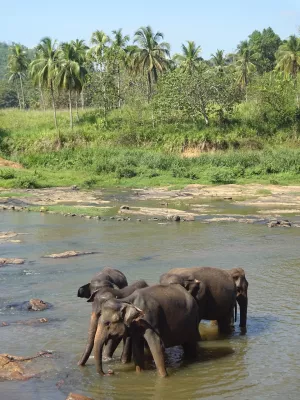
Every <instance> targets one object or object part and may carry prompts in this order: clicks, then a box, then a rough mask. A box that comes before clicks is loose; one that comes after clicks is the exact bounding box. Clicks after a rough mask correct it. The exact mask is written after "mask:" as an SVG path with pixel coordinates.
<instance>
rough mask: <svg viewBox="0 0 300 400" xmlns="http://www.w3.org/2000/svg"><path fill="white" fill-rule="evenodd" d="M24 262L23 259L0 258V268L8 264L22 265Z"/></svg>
mask: <svg viewBox="0 0 300 400" xmlns="http://www.w3.org/2000/svg"><path fill="white" fill-rule="evenodd" d="M24 262H25V260H24V259H23V258H0V267H3V266H5V265H9V264H15V265H20V264H24Z"/></svg>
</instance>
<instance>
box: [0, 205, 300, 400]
mask: <svg viewBox="0 0 300 400" xmlns="http://www.w3.org/2000/svg"><path fill="white" fill-rule="evenodd" d="M9 230H12V231H17V232H23V233H28V235H24V236H20V239H21V240H22V243H20V244H16V243H11V244H9V243H6V244H3V243H2V244H0V252H1V256H2V257H20V258H25V259H26V260H27V262H26V263H25V264H24V265H21V266H7V267H5V268H1V269H0V321H6V322H10V321H16V320H23V319H24V320H26V319H30V318H38V317H45V318H48V319H49V323H47V324H41V325H39V326H25V325H16V324H12V325H9V326H7V327H0V353H10V354H14V355H33V354H36V353H37V352H38V351H40V350H53V351H54V352H55V354H56V356H55V366H56V368H55V369H54V370H53V371H49V372H47V373H46V374H43V375H42V377H41V378H36V379H32V380H29V381H26V382H1V383H0V398H1V400H2V399H6V400H17V399H18V400H43V399H45V400H49V399H51V400H63V399H65V397H66V395H67V393H69V392H70V391H73V392H78V393H83V394H86V395H87V396H90V397H93V398H94V399H95V400H96V399H109V400H115V399H133V398H142V399H172V400H176V399H210V400H215V399H250V398H251V399H271V398H272V399H282V398H286V399H298V395H299V390H300V383H299V375H300V361H299V360H300V346H299V333H300V301H299V286H300V273H299V269H300V246H299V238H300V230H298V229H296V228H295V229H287V230H286V229H282V228H278V229H269V228H267V227H266V226H263V225H251V224H238V223H231V224H230V223H222V224H218V223H215V224H201V223H200V222H199V221H195V222H183V223H170V224H159V223H158V222H157V221H146V220H145V221H143V222H141V223H138V222H136V221H135V220H132V221H127V222H117V221H111V220H107V221H96V220H85V219H80V218H63V217H61V216H59V215H47V214H38V213H11V212H2V213H1V214H0V231H9ZM71 249H76V250H89V251H98V252H99V253H98V254H93V255H87V256H83V257H75V258H70V259H64V260H53V259H46V258H41V257H42V256H43V255H45V254H49V253H53V252H55V253H58V252H62V251H66V250H71ZM195 265H209V266H219V267H222V268H232V267H235V266H242V267H244V268H245V269H246V271H247V279H248V281H249V318H248V332H247V334H246V335H245V336H242V335H240V332H239V328H238V324H236V325H237V326H236V330H235V333H234V334H233V335H231V336H230V337H227V338H220V337H218V335H217V334H216V328H215V327H211V326H210V325H207V324H204V325H202V326H201V332H202V336H203V338H204V339H205V340H204V341H203V342H201V344H200V346H199V347H200V350H199V360H197V361H196V362H193V363H188V362H186V361H184V360H183V359H182V352H181V350H180V349H179V348H173V349H169V350H168V354H167V365H168V371H169V374H170V377H169V378H167V379H160V378H159V377H158V376H157V374H156V371H155V369H154V368H153V365H150V366H149V369H148V370H147V371H145V372H143V373H142V374H141V375H136V374H135V372H134V367H133V365H132V364H130V365H121V364H120V363H119V362H118V359H117V355H116V359H115V360H113V361H112V362H110V363H108V364H105V365H104V367H105V368H109V367H112V368H113V369H114V371H115V375H114V376H111V377H100V376H98V375H97V374H96V371H95V368H94V365H93V360H92V359H90V360H89V362H88V364H87V366H86V367H85V368H79V367H77V365H76V362H77V360H78V359H79V357H80V355H81V352H82V351H83V348H84V345H85V342H86V337H87V329H88V322H89V314H90V309H91V306H90V304H89V303H86V302H85V301H84V300H83V299H79V298H77V297H76V294H77V289H78V287H79V286H81V285H82V284H85V283H87V282H88V281H89V280H90V278H91V276H92V275H93V274H94V273H95V272H97V271H99V270H100V269H101V267H103V266H112V267H116V268H118V269H120V270H122V271H123V272H124V273H125V275H126V276H127V278H128V280H129V281H133V280H136V279H139V278H142V279H145V280H147V281H148V283H155V282H157V281H158V278H159V275H160V274H161V273H163V272H165V271H167V270H168V269H169V268H171V267H176V266H195ZM32 297H39V298H41V299H43V300H45V301H47V302H50V303H52V304H53V305H54V307H53V309H51V310H47V311H44V312H43V313H26V312H24V311H16V310H7V309H6V308H5V306H6V305H7V304H9V303H12V302H17V301H20V302H21V301H24V300H28V299H30V298H32ZM57 382H59V385H58V386H59V387H57V385H56V384H57Z"/></svg>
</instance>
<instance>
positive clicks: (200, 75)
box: [0, 26, 300, 188]
mask: <svg viewBox="0 0 300 400" xmlns="http://www.w3.org/2000/svg"><path fill="white" fill-rule="evenodd" d="M1 49H2V50H3V51H4V52H5V51H6V50H7V48H6V47H5V46H4V45H2V47H0V51H1ZM8 50H9V53H8V55H7V69H6V71H7V73H8V75H7V80H6V81H3V80H2V81H1V80H0V108H2V109H3V110H0V119H1V124H0V155H1V156H3V157H4V158H8V159H11V160H14V161H19V162H20V163H22V164H23V165H24V167H25V168H26V169H24V170H15V169H10V168H7V167H6V168H0V185H1V186H2V187H7V188H14V187H15V188H17V187H22V188H35V187H45V186H57V185H60V186H63V185H72V184H78V185H80V186H82V187H87V188H89V187H94V186H112V185H126V186H145V185H147V186H148V185H153V186H154V185H184V184H186V183H193V182H198V183H211V184H221V183H224V184H229V183H236V182H237V183H243V182H257V181H260V182H268V183H292V182H298V181H299V172H300V170H299V168H300V167H299V165H300V163H299V161H300V146H299V138H300V105H299V79H300V78H299V73H298V72H299V70H300V39H299V38H298V37H297V36H295V35H292V36H290V38H289V39H288V40H284V41H282V40H281V39H280V37H279V36H278V35H277V34H276V33H275V32H274V31H273V30H272V29H271V28H268V29H264V30H263V31H262V32H259V31H254V32H253V33H252V34H251V35H250V36H249V37H248V39H247V40H244V41H242V42H240V44H238V45H237V51H236V52H235V53H234V54H224V51H223V50H220V49H219V50H217V51H216V53H215V54H213V55H212V56H211V59H209V60H204V59H203V58H202V57H201V46H199V45H197V44H196V43H195V42H194V41H191V40H189V41H187V43H186V44H183V45H182V54H175V55H173V57H172V56H171V53H170V46H169V44H168V43H167V42H165V41H164V35H163V33H162V32H159V31H158V32H156V33H155V31H153V30H152V28H151V27H150V26H145V27H141V28H140V29H138V30H137V31H136V32H135V35H134V37H133V40H132V42H131V44H130V38H129V36H127V35H124V34H123V33H122V30H121V29H118V30H114V31H113V32H112V38H110V37H109V36H108V35H107V34H106V33H105V32H103V31H101V30H97V31H95V32H93V33H92V37H91V47H90V48H89V47H88V46H86V45H85V43H84V41H83V40H79V39H76V40H73V41H71V42H70V43H61V44H58V43H57V42H56V41H53V40H52V39H51V38H48V37H45V38H43V39H42V40H41V41H40V43H39V45H38V46H37V47H36V49H34V51H29V50H28V49H26V48H24V46H22V45H20V44H13V45H12V46H10V48H9V49H8ZM6 53H7V51H6ZM6 53H5V54H6ZM3 54H4V53H3V52H2V57H0V60H2V64H1V65H3ZM4 58H5V56H4ZM1 65H0V67H1ZM0 72H1V71H0ZM2 76H3V74H2ZM8 78H9V80H8ZM79 106H80V109H79ZM11 107H15V108H16V107H19V108H20V110H15V109H10V108H11ZM4 108H6V110H4ZM51 108H52V109H53V113H52V112H51V111H50V109H51ZM66 109H68V111H66ZM74 110H75V111H76V117H75V118H74V115H73V114H74ZM53 117H54V123H53ZM191 154H193V155H196V157H195V156H194V157H188V156H189V155H191Z"/></svg>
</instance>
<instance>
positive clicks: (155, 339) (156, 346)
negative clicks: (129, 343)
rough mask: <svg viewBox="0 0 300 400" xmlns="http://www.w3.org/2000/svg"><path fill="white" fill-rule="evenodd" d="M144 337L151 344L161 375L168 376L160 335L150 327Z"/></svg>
mask: <svg viewBox="0 0 300 400" xmlns="http://www.w3.org/2000/svg"><path fill="white" fill-rule="evenodd" d="M144 337H145V340H146V341H147V343H148V345H149V348H150V351H151V353H152V356H153V359H154V362H155V365H156V368H157V371H158V373H159V375H160V376H161V377H163V378H164V377H166V376H167V375H168V374H167V370H166V366H165V358H164V352H163V349H162V345H161V340H160V337H159V336H158V335H157V334H156V333H155V332H153V331H152V330H150V329H148V330H147V331H146V333H145V335H144Z"/></svg>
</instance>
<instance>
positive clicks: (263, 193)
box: [256, 189, 272, 196]
mask: <svg viewBox="0 0 300 400" xmlns="http://www.w3.org/2000/svg"><path fill="white" fill-rule="evenodd" d="M256 194H258V195H261V196H269V195H270V194H272V192H271V190H269V189H258V190H257V191H256Z"/></svg>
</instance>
